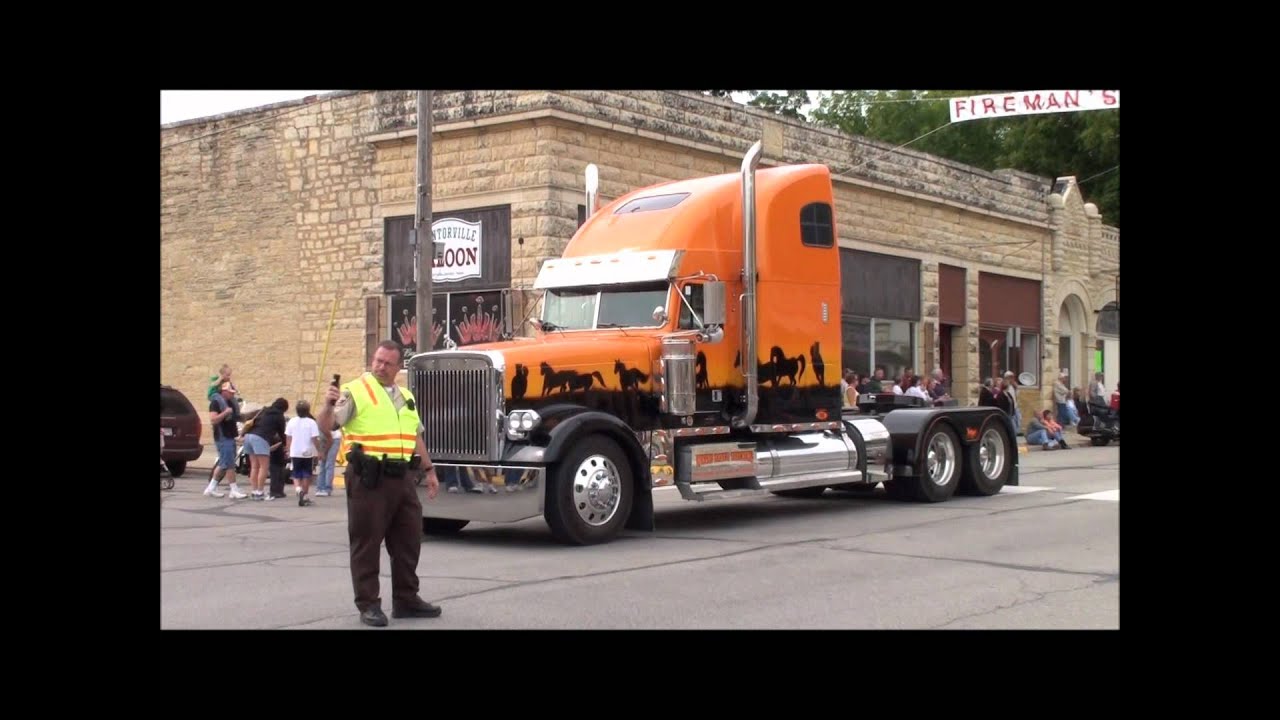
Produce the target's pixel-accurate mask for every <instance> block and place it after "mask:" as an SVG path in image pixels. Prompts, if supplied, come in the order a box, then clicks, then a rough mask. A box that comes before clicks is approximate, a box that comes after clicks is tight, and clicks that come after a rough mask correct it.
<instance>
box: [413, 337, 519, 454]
mask: <svg viewBox="0 0 1280 720" xmlns="http://www.w3.org/2000/svg"><path fill="white" fill-rule="evenodd" d="M409 375H410V378H411V379H410V388H411V389H412V390H413V394H414V396H415V397H416V398H417V399H418V417H420V418H421V419H422V426H423V428H424V429H425V437H426V444H427V452H428V453H429V454H430V455H431V459H432V461H435V460H497V459H498V454H499V452H500V447H499V444H498V440H499V435H498V411H499V410H500V407H499V402H500V400H499V399H500V398H501V397H502V374H501V371H500V370H497V369H495V368H494V367H493V364H492V362H491V360H490V359H489V357H488V356H485V355H463V354H461V353H457V352H448V351H446V352H443V353H441V354H440V355H438V356H437V355H432V354H428V355H419V356H417V357H415V358H414V359H413V361H412V363H411V368H410V371H409Z"/></svg>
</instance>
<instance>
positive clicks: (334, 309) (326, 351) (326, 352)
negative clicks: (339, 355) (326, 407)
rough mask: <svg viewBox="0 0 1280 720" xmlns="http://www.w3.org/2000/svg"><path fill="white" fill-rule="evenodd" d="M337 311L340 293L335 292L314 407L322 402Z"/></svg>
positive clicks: (313, 402)
mask: <svg viewBox="0 0 1280 720" xmlns="http://www.w3.org/2000/svg"><path fill="white" fill-rule="evenodd" d="M337 311H338V293H336V292H335V293H334V294H333V307H332V308H330V309H329V330H328V331H327V332H326V333H325V336H324V356H323V357H322V358H321V359H320V373H319V374H318V375H316V395H315V399H314V400H312V401H311V406H312V407H317V406H318V405H319V404H320V383H322V382H323V381H324V370H325V366H326V365H327V364H328V362H329V339H330V338H332V337H333V316H334V315H335V314H336V313H337Z"/></svg>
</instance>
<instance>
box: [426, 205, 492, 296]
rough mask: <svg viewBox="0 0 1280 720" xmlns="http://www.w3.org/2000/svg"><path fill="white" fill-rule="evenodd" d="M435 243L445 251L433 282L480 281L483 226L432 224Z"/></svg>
mask: <svg viewBox="0 0 1280 720" xmlns="http://www.w3.org/2000/svg"><path fill="white" fill-rule="evenodd" d="M431 233H432V235H434V236H435V241H436V242H438V243H444V251H443V253H442V254H441V256H440V257H439V258H437V259H436V261H435V265H434V266H433V267H432V269H431V281H432V282H454V281H457V280H466V279H467V278H478V277H480V237H481V235H480V223H478V222H473V223H472V222H467V221H466V220H459V219H458V218H443V219H441V220H437V221H435V222H433V223H431Z"/></svg>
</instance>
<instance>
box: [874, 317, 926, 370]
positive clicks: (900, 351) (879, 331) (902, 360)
mask: <svg viewBox="0 0 1280 720" xmlns="http://www.w3.org/2000/svg"><path fill="white" fill-rule="evenodd" d="M915 326H916V324H915V323H913V322H908V321H906V320H876V321H874V323H873V324H872V327H873V329H874V331H875V338H876V344H875V348H876V352H875V358H874V360H873V362H874V363H875V365H876V367H882V368H884V376H885V377H899V376H901V375H902V371H903V370H905V369H906V368H909V367H915V355H916V347H915V345H916V344H915ZM917 369H918V368H917Z"/></svg>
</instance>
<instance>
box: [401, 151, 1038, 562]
mask: <svg viewBox="0 0 1280 720" xmlns="http://www.w3.org/2000/svg"><path fill="white" fill-rule="evenodd" d="M760 152H761V145H760V143H756V144H755V145H754V146H752V148H751V149H750V150H749V151H748V152H747V154H746V156H745V157H744V158H743V161H742V170H741V173H730V174H726V175H717V176H713V177H705V178H700V179H694V180H684V181H678V182H670V183H664V184H660V185H656V186H652V187H648V188H643V189H640V190H636V191H634V192H632V193H630V194H627V195H624V196H622V197H620V198H618V199H616V200H614V201H613V202H611V203H609V204H608V205H607V206H605V207H603V208H599V209H598V210H597V209H596V207H595V206H596V205H597V202H596V197H597V195H596V189H597V187H598V180H597V177H596V168H595V166H588V168H587V207H588V212H589V217H588V218H587V220H586V222H585V223H583V225H582V227H580V228H579V229H578V231H577V233H576V234H575V235H574V236H573V238H572V239H571V240H570V241H569V244H568V246H567V247H566V248H565V252H564V255H563V257H560V258H557V259H553V260H548V261H546V262H545V263H544V265H543V267H542V268H541V270H540V272H539V274H538V277H537V280H536V282H535V284H534V288H535V289H537V290H541V291H544V295H543V298H542V315H541V318H539V319H535V320H531V322H532V323H533V324H534V325H535V326H536V328H537V335H536V337H519V338H515V339H513V340H509V341H503V342H496V343H489V344H483V345H469V346H466V347H465V349H451V350H441V351H435V352H427V353H420V354H417V355H415V356H413V357H412V358H411V359H410V361H409V363H408V365H409V382H410V386H411V388H412V390H413V392H414V394H415V395H416V396H417V398H418V401H419V413H420V414H421V416H422V420H423V425H424V426H425V427H426V444H427V448H428V451H429V452H430V455H431V458H432V460H433V461H434V463H435V466H436V468H437V473H438V477H439V478H440V482H441V492H440V494H439V495H438V496H437V497H436V499H435V500H434V501H432V502H426V501H424V502H423V514H424V518H423V530H424V531H425V532H427V533H429V534H439V533H451V532H457V531H458V530H461V529H462V528H463V527H464V526H465V525H467V524H468V523H469V522H471V521H473V520H474V521H486V522H516V521H521V520H525V519H528V518H534V517H542V518H544V519H545V520H546V522H547V524H548V526H549V527H550V529H551V533H552V534H553V535H554V536H555V537H556V538H557V539H559V540H561V541H562V542H566V543H570V544H579V545H583V544H594V543H601V542H607V541H609V540H610V539H612V538H614V537H615V536H616V535H617V534H618V532H619V531H620V530H621V529H622V528H624V527H627V528H633V529H641V530H652V529H653V528H654V509H653V494H652V493H653V490H654V488H658V487H663V486H671V485H674V486H675V487H676V488H677V489H678V490H679V492H680V495H681V497H683V498H684V499H686V500H691V501H703V500H709V499H713V498H717V497H730V496H740V495H743V494H755V493H767V492H771V493H775V494H778V495H783V496H800V497H814V496H817V495H820V494H822V493H823V492H824V491H825V490H826V489H828V488H834V489H838V490H852V491H866V490H869V489H872V488H874V487H875V486H876V484H878V483H881V482H883V483H884V485H885V488H886V490H887V492H888V493H889V494H890V495H891V496H892V497H894V498H898V499H903V500H916V501H924V502H940V501H943V500H946V499H947V498H949V497H950V496H951V495H952V494H954V493H955V492H957V491H959V492H962V493H967V494H974V495H993V494H995V493H998V492H999V491H1000V489H1001V488H1002V487H1003V486H1004V485H1016V484H1017V483H1018V465H1017V463H1018V453H1017V448H1016V445H1015V441H1014V438H1013V435H1012V434H1011V431H1012V425H1011V423H1009V422H1008V420H1007V418H1006V417H1005V416H1004V414H1003V413H1002V412H1001V411H1000V410H998V409H996V408H989V407H974V408H962V407H947V408H936V407H919V406H915V407H913V405H914V404H915V403H917V402H918V401H916V399H915V398H909V397H906V396H896V395H879V396H862V397H860V398H859V407H858V409H857V410H856V411H855V410H842V407H841V406H842V402H841V396H840V373H841V368H840V358H841V347H840V344H841V335H840V297H841V294H840V283H841V278H840V261H839V248H838V243H837V242H836V221H835V217H834V209H833V208H834V203H833V200H832V194H833V193H832V185H831V175H830V171H829V170H828V168H827V167H826V166H825V165H812V164H810V165H791V166H783V167H777V168H767V169H762V170H759V171H757V165H758V163H759V159H760Z"/></svg>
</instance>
